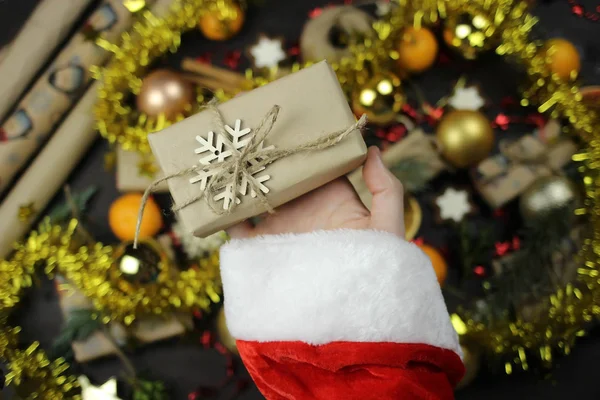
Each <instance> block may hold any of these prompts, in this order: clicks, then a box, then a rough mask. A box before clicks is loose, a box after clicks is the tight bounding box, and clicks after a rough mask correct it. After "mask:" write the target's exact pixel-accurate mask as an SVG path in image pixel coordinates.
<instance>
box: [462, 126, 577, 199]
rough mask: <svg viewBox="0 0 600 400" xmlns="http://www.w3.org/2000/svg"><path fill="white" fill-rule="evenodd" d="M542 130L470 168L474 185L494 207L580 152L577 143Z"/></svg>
mask: <svg viewBox="0 0 600 400" xmlns="http://www.w3.org/2000/svg"><path fill="white" fill-rule="evenodd" d="M543 133H544V132H538V133H537V134H535V135H525V136H523V137H521V138H520V139H519V140H517V141H516V142H514V143H512V144H510V145H508V146H506V148H505V149H504V150H503V153H502V154H498V155H495V156H493V157H490V158H487V159H485V160H483V161H482V162H481V163H480V164H479V165H478V166H477V167H476V168H474V169H473V170H472V171H471V176H472V178H473V182H474V184H475V186H476V187H477V189H478V191H479V193H480V194H481V195H482V197H483V198H484V199H485V200H486V201H487V202H488V204H489V205H490V206H491V207H493V208H498V207H502V206H503V205H504V204H506V203H508V202H509V201H511V200H513V199H515V198H516V197H518V196H519V195H520V194H521V193H523V192H524V191H525V190H526V189H527V188H528V187H529V186H530V185H531V184H532V183H533V182H534V181H535V180H537V179H538V178H539V177H542V176H548V175H551V174H553V173H555V172H557V171H559V170H560V169H561V168H562V167H564V166H565V165H566V164H568V163H569V161H571V157H572V156H573V154H575V153H576V152H577V146H576V145H575V143H574V142H572V141H571V140H569V139H566V138H559V137H558V136H555V135H543Z"/></svg>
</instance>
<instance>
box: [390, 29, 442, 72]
mask: <svg viewBox="0 0 600 400" xmlns="http://www.w3.org/2000/svg"><path fill="white" fill-rule="evenodd" d="M396 50H397V51H398V60H397V63H398V66H399V67H400V68H401V69H402V70H404V71H408V72H422V71H425V70H426V69H427V68H429V67H431V66H432V65H433V63H434V62H435V59H436V56H437V51H438V43H437V40H436V39H435V36H434V35H433V33H432V32H431V31H430V30H429V29H427V28H419V29H417V28H414V27H409V28H406V29H405V30H404V31H403V32H402V34H401V35H400V40H399V41H398V43H397V44H396Z"/></svg>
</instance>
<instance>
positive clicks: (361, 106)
mask: <svg viewBox="0 0 600 400" xmlns="http://www.w3.org/2000/svg"><path fill="white" fill-rule="evenodd" d="M400 86H401V82H400V78H398V77H397V76H395V75H393V74H392V73H389V72H385V73H379V74H377V75H375V76H374V77H373V78H372V79H371V80H370V81H368V82H367V83H366V84H365V85H362V86H360V85H359V87H358V88H357V90H356V91H355V92H354V93H353V95H352V110H354V113H355V114H357V115H361V114H367V117H368V119H369V122H371V123H374V124H377V125H387V124H389V123H391V122H394V121H395V120H396V118H397V116H398V113H399V112H400V110H401V109H402V105H404V94H403V93H402V92H401V90H400Z"/></svg>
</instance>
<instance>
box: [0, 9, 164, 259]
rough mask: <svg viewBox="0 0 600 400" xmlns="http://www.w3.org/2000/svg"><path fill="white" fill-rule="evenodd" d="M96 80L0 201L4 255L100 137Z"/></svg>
mask: <svg viewBox="0 0 600 400" xmlns="http://www.w3.org/2000/svg"><path fill="white" fill-rule="evenodd" d="M171 2H172V0H158V1H157V2H156V4H155V5H154V7H152V12H153V13H154V14H155V15H158V16H160V15H164V13H165V12H166V9H167V8H168V5H169V4H170V3H171ZM98 85H99V84H98V83H95V84H93V85H92V86H91V87H90V88H89V89H88V90H87V92H86V94H85V95H84V96H83V97H82V98H81V100H80V101H79V103H78V104H77V105H76V106H75V108H74V109H73V110H72V111H71V113H70V114H69V115H68V117H67V118H66V119H65V120H64V121H63V123H62V124H61V125H60V127H59V128H58V129H57V131H56V132H55V134H54V135H53V136H52V138H51V139H50V141H48V143H47V144H46V146H45V147H44V149H43V150H42V151H41V152H40V153H39V154H38V156H37V157H36V158H35V160H34V161H33V163H32V164H31V165H30V166H29V167H28V169H27V171H26V172H25V173H24V174H23V175H22V176H21V179H19V181H18V182H17V183H16V184H15V186H14V187H13V188H12V190H11V191H10V193H9V194H8V196H7V197H6V198H5V199H4V201H3V202H2V203H0V221H2V224H1V225H0V258H4V257H6V256H7V255H8V253H9V252H10V251H11V248H12V245H13V243H14V242H15V241H17V240H19V239H20V238H21V237H22V236H23V235H24V234H25V233H27V232H28V231H29V229H30V228H31V225H32V224H33V223H34V222H35V221H36V219H37V218H38V217H39V215H40V213H41V212H42V211H43V210H44V208H45V207H46V205H47V204H48V203H49V202H50V200H51V199H52V197H53V196H54V195H55V194H56V192H57V191H58V190H59V189H60V187H61V186H62V185H63V183H64V182H65V180H66V179H67V177H68V176H69V174H70V173H71V171H72V170H73V168H75V166H76V165H77V163H78V162H79V160H80V159H81V157H83V155H84V154H85V152H86V151H87V149H88V148H89V147H90V146H91V144H92V143H93V141H94V139H95V138H96V137H97V135H96V131H95V129H94V127H95V121H94V113H93V108H94V104H95V103H96V97H97V94H96V90H97V86H98ZM27 206H31V208H30V210H31V215H30V217H29V218H28V219H27V220H24V221H22V220H20V219H19V209H20V208H21V207H27Z"/></svg>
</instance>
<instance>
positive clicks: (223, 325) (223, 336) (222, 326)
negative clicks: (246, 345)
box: [216, 307, 239, 355]
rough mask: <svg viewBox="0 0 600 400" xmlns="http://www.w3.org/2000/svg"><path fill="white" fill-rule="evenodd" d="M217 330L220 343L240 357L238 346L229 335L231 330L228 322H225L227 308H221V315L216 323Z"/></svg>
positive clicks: (218, 315)
mask: <svg viewBox="0 0 600 400" xmlns="http://www.w3.org/2000/svg"><path fill="white" fill-rule="evenodd" d="M216 324H217V326H216V329H217V335H218V337H219V341H220V342H221V343H223V346H225V348H227V350H229V351H230V352H232V353H233V354H236V355H239V352H238V349H237V345H236V344H235V339H234V338H233V336H231V333H229V328H227V321H226V320H225V308H224V307H221V309H220V310H219V313H218V314H217V321H216Z"/></svg>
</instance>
